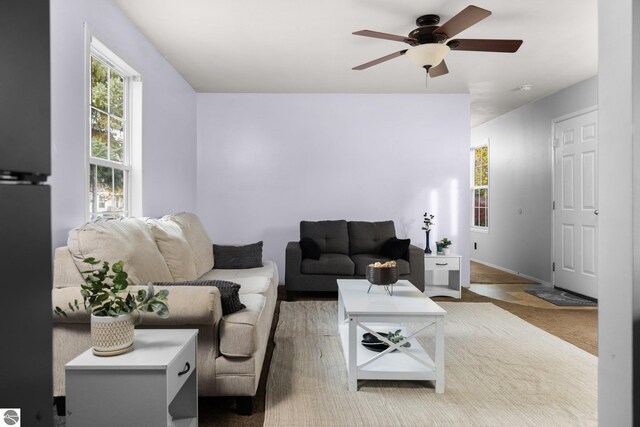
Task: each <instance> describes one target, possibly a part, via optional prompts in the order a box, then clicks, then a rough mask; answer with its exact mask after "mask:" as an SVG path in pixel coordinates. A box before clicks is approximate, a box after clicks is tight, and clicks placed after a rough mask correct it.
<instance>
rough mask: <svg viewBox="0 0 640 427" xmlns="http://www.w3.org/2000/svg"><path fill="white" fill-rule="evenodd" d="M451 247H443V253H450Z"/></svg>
mask: <svg viewBox="0 0 640 427" xmlns="http://www.w3.org/2000/svg"><path fill="white" fill-rule="evenodd" d="M450 254H451V248H442V255H450Z"/></svg>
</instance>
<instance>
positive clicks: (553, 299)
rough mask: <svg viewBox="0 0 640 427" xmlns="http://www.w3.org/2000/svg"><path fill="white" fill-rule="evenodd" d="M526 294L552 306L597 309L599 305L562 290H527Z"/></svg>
mask: <svg viewBox="0 0 640 427" xmlns="http://www.w3.org/2000/svg"><path fill="white" fill-rule="evenodd" d="M525 292H526V293H528V294H531V295H535V296H537V297H538V298H542V299H543V300H545V301H548V302H550V303H551V304H555V305H559V306H564V307H597V306H598V303H597V302H595V301H591V300H588V299H586V298H582V297H580V296H578V295H575V294H572V293H571V292H567V291H563V290H561V289H540V288H537V289H527V290H525Z"/></svg>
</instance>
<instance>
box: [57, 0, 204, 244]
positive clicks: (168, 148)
mask: <svg viewBox="0 0 640 427" xmlns="http://www.w3.org/2000/svg"><path fill="white" fill-rule="evenodd" d="M85 22H86V23H87V25H88V26H89V29H90V30H91V32H92V34H93V35H94V36H95V37H96V38H98V39H99V40H100V41H101V42H103V43H104V44H106V45H107V46H108V47H109V48H110V49H111V50H113V51H114V52H116V53H117V54H118V55H119V56H120V57H121V58H122V59H124V60H125V61H126V62H127V63H129V65H131V66H132V67H133V68H135V69H136V70H137V71H138V72H140V73H141V74H142V78H143V89H142V92H143V107H142V108H143V129H142V139H143V147H142V152H143V154H142V156H143V159H142V162H143V166H142V169H143V200H142V214H143V215H147V216H158V215H163V214H166V213H170V212H173V211H183V210H186V211H194V210H195V208H196V172H195V165H196V94H195V91H194V90H193V89H192V88H191V86H189V85H188V84H187V83H186V82H185V81H184V79H183V78H182V77H181V76H180V75H179V74H178V73H177V72H176V71H175V70H174V69H173V67H171V65H169V63H168V62H167V61H166V60H165V59H164V58H163V57H162V55H160V54H159V53H158V52H157V51H156V50H155V48H154V47H153V46H152V45H151V43H149V41H148V40H147V39H146V38H145V37H144V36H143V35H142V34H141V33H140V32H139V31H138V30H137V29H136V28H135V26H134V25H133V24H132V23H131V22H130V21H129V20H128V19H127V18H126V17H125V15H124V14H123V13H122V12H121V11H120V9H118V8H117V7H116V6H115V5H114V4H113V3H112V2H111V1H110V0H52V1H51V76H52V82H51V83H52V87H51V103H52V142H53V143H52V163H53V165H52V167H53V174H52V177H51V179H50V182H51V183H52V186H53V187H52V188H53V193H52V222H53V224H52V225H53V227H52V229H53V245H54V246H60V245H64V244H66V240H67V233H68V231H69V229H70V228H72V227H75V226H78V225H80V224H82V223H83V222H84V221H85V205H86V204H85V200H86V195H85V194H84V180H85V143H86V140H85V135H84V129H85V127H84V122H85V120H87V119H86V117H85V75H84V72H85V71H84V70H85V68H84V67H85V30H84V23H85Z"/></svg>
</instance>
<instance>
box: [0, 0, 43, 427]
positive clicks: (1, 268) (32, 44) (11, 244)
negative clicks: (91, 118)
mask: <svg viewBox="0 0 640 427" xmlns="http://www.w3.org/2000/svg"><path fill="white" fill-rule="evenodd" d="M50 74H51V73H50V34H49V0H0V340H1V343H2V344H0V420H2V421H4V422H5V423H7V422H8V421H6V420H7V419H8V420H9V422H10V421H11V418H10V416H9V415H11V413H10V412H9V413H8V414H9V415H7V410H10V409H14V408H17V409H20V416H21V419H20V422H21V425H23V426H32V425H43V426H49V425H52V423H53V412H52V394H53V393H52V373H51V365H52V363H51V354H52V350H51V342H52V340H51V331H52V314H51V313H52V311H51V281H52V248H51V190H50V187H49V185H47V177H48V176H49V175H50V173H51V94H50V92H51V89H50V88H51V83H50V81H51V77H50ZM14 418H15V417H14ZM7 425H10V424H7ZM14 425H15V424H14Z"/></svg>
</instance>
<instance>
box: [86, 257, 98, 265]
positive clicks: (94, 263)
mask: <svg viewBox="0 0 640 427" xmlns="http://www.w3.org/2000/svg"><path fill="white" fill-rule="evenodd" d="M82 262H84V263H86V264H90V265H96V264H100V261H99V260H98V261H96V259H95V258H94V257H89V258H85V259H83V260H82Z"/></svg>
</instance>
